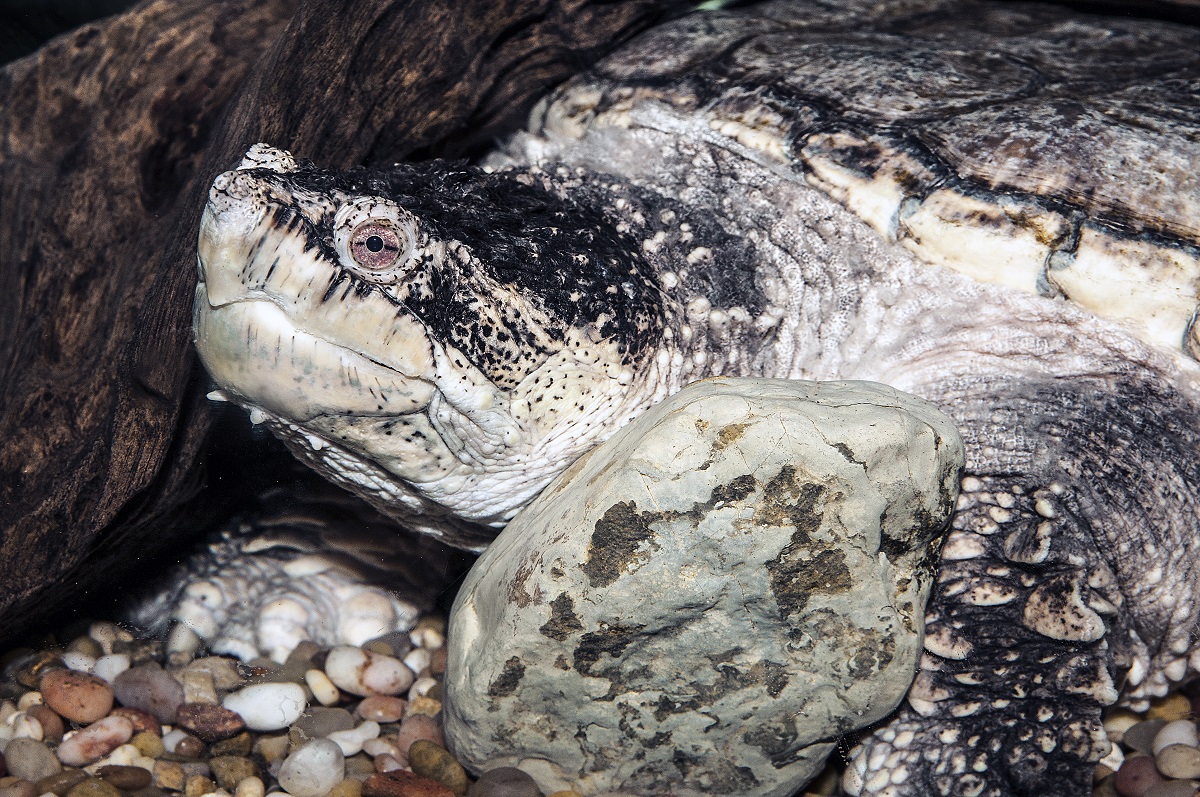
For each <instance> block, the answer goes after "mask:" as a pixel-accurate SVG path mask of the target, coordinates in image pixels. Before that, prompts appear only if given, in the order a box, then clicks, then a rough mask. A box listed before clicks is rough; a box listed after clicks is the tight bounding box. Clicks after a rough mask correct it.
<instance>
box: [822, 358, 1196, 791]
mask: <svg viewBox="0 0 1200 797" xmlns="http://www.w3.org/2000/svg"><path fill="white" fill-rule="evenodd" d="M989 392H990V393H991V397H990V398H989V397H987V396H986V395H984V394H985V393H989ZM945 395H946V396H947V397H949V398H947V405H944V406H948V407H949V411H950V413H951V414H952V415H953V416H955V418H956V421H957V422H958V423H959V428H960V430H962V432H963V435H964V441H965V443H966V446H967V473H968V474H969V475H968V476H966V477H965V478H964V480H963V492H962V495H961V496H960V499H959V509H958V511H957V513H956V515H955V520H954V528H953V530H952V532H951V534H950V535H949V537H948V538H947V541H946V544H945V547H944V549H943V554H942V556H943V561H942V564H941V566H940V570H939V579H938V582H937V584H936V585H935V587H934V591H933V594H932V596H931V600H930V604H929V609H928V611H927V619H926V641H925V654H924V656H923V657H922V660H921V664H920V667H919V672H918V674H917V677H916V680H915V681H914V684H913V687H912V688H911V690H910V692H909V695H908V697H907V699H906V701H905V703H904V704H903V706H902V708H901V710H900V711H899V713H898V714H897V715H896V716H895V717H894V718H893V719H891V720H889V721H888V722H887V723H886V724H884V725H882V726H880V727H878V728H877V729H876V730H875V731H874V732H873V733H872V734H871V735H870V736H869V737H867V738H866V739H865V740H864V741H863V742H862V743H861V744H860V745H859V747H858V748H857V749H856V750H855V752H854V753H853V754H852V761H851V763H850V766H849V768H848V770H847V773H846V777H845V779H844V782H843V788H844V790H845V791H846V792H847V793H849V794H853V795H914V797H915V795H922V796H924V795H956V796H959V797H1010V796H1015V795H1051V794H1052V795H1061V796H1062V797H1075V795H1078V796H1079V797H1083V795H1088V794H1090V793H1091V790H1092V772H1093V769H1094V764H1095V763H1096V762H1097V761H1098V760H1099V759H1100V758H1102V757H1103V756H1104V755H1106V754H1107V753H1108V752H1109V750H1110V748H1111V746H1110V743H1109V741H1108V739H1107V738H1106V736H1105V734H1104V731H1103V727H1102V725H1101V711H1102V710H1103V709H1104V708H1105V707H1106V706H1109V705H1112V704H1113V703H1115V702H1116V701H1117V700H1118V698H1119V697H1123V698H1124V699H1126V700H1134V701H1136V700H1137V699H1144V698H1145V697H1147V696H1150V695H1156V694H1164V693H1165V692H1166V691H1167V689H1168V687H1169V685H1170V683H1171V682H1172V681H1175V682H1178V681H1181V680H1184V679H1185V678H1186V677H1187V676H1188V675H1189V674H1190V673H1191V672H1194V671H1195V670H1196V667H1195V663H1197V662H1200V659H1198V658H1197V655H1194V651H1195V644H1194V642H1193V641H1192V640H1193V639H1195V638H1196V637H1195V632H1196V630H1197V620H1196V617H1195V614H1194V611H1193V610H1192V609H1191V606H1192V605H1194V603H1193V601H1194V598H1195V597H1196V596H1197V595H1200V538H1198V537H1200V535H1198V534H1197V517H1198V512H1197V509H1198V505H1200V501H1198V499H1197V485H1200V479H1198V478H1197V477H1198V476H1200V473H1198V472H1197V471H1198V468H1197V467H1196V464H1195V457H1194V452H1195V451H1196V450H1197V447H1198V441H1200V431H1198V424H1197V413H1196V411H1195V408H1194V406H1193V404H1192V402H1191V400H1190V399H1189V398H1188V397H1187V396H1188V394H1187V393H1186V392H1179V391H1177V390H1175V389H1174V388H1173V387H1172V386H1171V385H1170V384H1169V383H1168V382H1166V380H1161V379H1156V378H1155V377H1154V375H1153V374H1150V373H1137V374H1132V375H1126V376H1122V377H1121V378H1114V379H1107V380H1099V379H1087V378H1080V379H1071V380H1066V379H1062V380H1053V381H1051V380H1046V381H1044V382H1042V383H1038V384H1032V385H1031V384H1029V383H1027V382H1026V383H1018V382H1016V381H1010V382H1007V383H1006V382H1005V381H1003V380H1002V381H1000V382H996V381H991V382H989V383H988V386H987V387H986V388H984V387H982V386H981V387H980V388H978V389H976V390H974V391H968V392H960V393H959V394H958V395H957V396H955V395H954V389H953V388H948V389H947V392H946V394H945ZM1120 687H1123V688H1124V694H1123V695H1122V694H1120V693H1119V688H1120Z"/></svg>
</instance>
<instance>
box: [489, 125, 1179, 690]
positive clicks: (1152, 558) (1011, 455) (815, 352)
mask: <svg viewBox="0 0 1200 797" xmlns="http://www.w3.org/2000/svg"><path fill="white" fill-rule="evenodd" d="M659 121H663V120H659ZM673 123H674V120H670V119H667V120H665V121H663V123H662V124H661V125H660V127H661V129H660V130H655V129H647V128H642V129H636V128H634V129H614V128H599V129H593V130H591V131H590V132H589V133H588V134H587V137H586V138H585V139H584V140H583V141H582V142H580V141H577V140H555V139H554V137H553V136H552V135H551V136H550V137H549V138H538V137H534V136H531V135H528V134H522V135H520V136H518V137H517V138H515V139H514V140H513V141H512V142H511V143H510V145H509V149H508V151H507V154H506V155H505V156H503V157H499V158H497V162H501V163H503V162H508V163H513V162H515V163H522V162H539V161H542V162H545V161H550V162H554V161H566V162H567V163H568V164H570V165H571V166H572V167H583V168H586V169H589V170H594V171H596V172H599V173H613V172H618V173H621V174H623V175H624V176H625V177H626V178H627V179H628V180H629V181H630V183H631V184H633V185H635V186H637V185H641V186H645V187H647V189H648V190H649V189H650V188H651V187H653V190H654V191H655V192H657V194H658V199H656V200H654V201H656V202H658V203H663V201H664V200H665V205H668V206H670V207H671V208H672V209H673V210H674V212H675V214H677V216H678V217H682V216H684V215H687V213H688V212H689V211H688V209H689V208H715V209H720V210H719V211H718V213H717V215H716V216H711V217H709V218H708V219H707V223H708V224H709V225H710V227H711V226H713V225H715V226H717V227H720V226H724V227H725V228H726V229H728V230H730V231H736V232H738V235H739V236H740V238H739V240H740V241H741V242H742V246H743V247H746V250H744V251H741V252H740V253H739V254H738V255H737V256H736V257H732V253H733V252H734V250H733V249H730V250H729V251H726V252H723V253H722V254H721V256H717V257H713V258H711V259H710V258H708V257H707V253H706V252H704V251H700V252H697V251H695V250H694V248H692V247H691V246H690V244H689V243H687V242H683V241H682V240H678V239H676V240H671V235H672V233H671V232H670V231H668V232H667V234H666V236H665V237H666V239H667V242H668V243H670V245H671V247H672V248H676V249H678V250H679V251H678V252H677V253H676V254H675V255H674V256H672V255H671V253H669V252H664V251H658V252H654V253H653V254H654V256H655V257H656V258H657V259H658V263H659V266H658V267H659V269H660V281H661V284H662V287H663V291H664V294H665V295H667V296H669V297H670V298H671V300H672V301H673V302H674V303H675V305H676V306H678V307H680V308H681V311H680V312H679V314H678V316H677V317H676V320H675V323H674V325H673V326H672V328H671V330H670V331H671V335H668V334H664V341H665V344H666V346H665V349H666V351H665V353H664V354H661V355H660V357H662V358H663V360H662V361H664V362H669V363H670V364H671V368H670V372H669V375H668V381H669V382H670V384H671V385H672V389H675V386H677V385H680V384H682V383H686V382H688V381H691V380H693V379H697V378H701V377H702V376H708V375H713V374H727V375H756V376H767V377H783V378H802V379H864V380H874V381H880V382H885V383H887V384H890V385H892V386H894V387H897V388H899V389H902V390H905V391H908V392H911V393H914V394H916V395H919V396H922V397H924V398H926V399H928V400H930V401H932V402H933V403H935V404H936V405H937V406H939V407H940V408H941V409H942V410H943V411H945V412H946V413H948V414H949V415H950V416H951V417H952V418H954V419H955V420H956V422H957V424H958V426H959V429H960V431H961V433H962V434H963V437H964V441H965V443H966V446H967V474H968V475H967V477H966V478H965V479H964V482H963V494H962V498H961V499H960V505H959V512H958V513H957V515H956V520H955V527H954V530H953V533H952V535H951V537H950V539H949V542H948V543H947V546H946V550H945V553H944V561H943V566H942V571H941V581H940V584H939V587H938V592H937V594H936V595H935V601H934V604H933V605H934V607H935V608H934V609H933V610H932V613H931V614H930V616H929V617H928V618H927V623H928V627H927V633H928V643H927V646H926V647H927V649H928V650H929V651H930V653H929V654H927V657H926V658H927V660H926V661H923V664H922V667H923V669H925V670H928V671H929V672H928V674H927V675H923V676H922V677H921V678H918V681H917V685H916V686H915V687H914V690H913V693H912V694H911V695H910V703H911V704H912V706H913V707H914V710H917V711H918V713H920V712H925V711H928V712H932V711H934V710H935V706H936V703H937V701H938V700H941V699H944V698H945V697H946V695H947V694H949V693H950V692H951V691H953V686H952V684H951V685H950V686H948V687H947V688H944V689H943V688H941V687H939V686H938V685H937V684H938V683H939V680H938V679H939V678H942V677H946V678H949V677H950V675H949V674H948V673H951V672H954V671H956V670H955V668H958V669H961V667H963V666H967V665H969V662H970V661H971V653H972V650H973V648H974V647H975V646H978V645H983V644H989V645H990V644H995V643H997V642H999V649H1000V650H1001V651H1002V650H1007V649H1011V648H1012V646H1016V647H1018V648H1022V649H1024V650H1027V651H1030V655H1031V656H1034V657H1037V656H1041V658H1042V660H1044V661H1058V662H1065V663H1063V664H1062V665H1061V666H1062V669H1061V670H1060V671H1059V673H1058V675H1057V677H1058V678H1059V680H1060V681H1061V682H1062V683H1064V684H1068V685H1070V684H1077V687H1076V688H1077V689H1078V691H1079V692H1080V693H1081V694H1085V695H1086V696H1087V697H1088V699H1089V700H1094V701H1095V702H1094V705H1107V704H1111V703H1112V702H1114V701H1115V700H1117V697H1118V690H1122V692H1123V695H1124V699H1125V700H1126V701H1128V702H1130V703H1131V704H1133V705H1135V706H1136V705H1142V704H1144V700H1145V698H1147V697H1149V696H1153V695H1161V694H1164V693H1165V692H1166V690H1167V689H1168V686H1169V685H1170V684H1171V683H1178V682H1180V681H1183V680H1187V679H1189V678H1191V677H1192V676H1193V675H1195V674H1196V673H1197V672H1200V653H1198V652H1196V649H1195V646H1194V644H1193V639H1195V638H1197V636H1198V635H1200V634H1198V633H1197V632H1200V625H1198V623H1197V620H1196V618H1195V617H1194V616H1193V614H1192V612H1191V607H1192V606H1193V605H1194V603H1195V599H1197V598H1200V572H1197V568H1196V565H1195V563H1194V562H1195V557H1194V556H1193V555H1190V554H1188V553H1185V551H1188V550H1190V549H1191V547H1192V546H1194V541H1195V539H1196V536H1197V521H1196V518H1197V517H1198V516H1200V497H1198V495H1197V488H1198V486H1200V467H1198V466H1197V461H1196V457H1195V451H1196V450H1197V448H1198V447H1200V423H1198V422H1197V419H1198V418H1200V412H1198V410H1200V402H1198V401H1197V395H1200V394H1198V393H1197V390H1200V373H1198V370H1197V368H1196V367H1195V364H1194V363H1192V362H1191V361H1188V360H1186V359H1185V358H1183V357H1181V356H1176V355H1175V354H1173V353H1171V352H1166V351H1158V350H1151V349H1150V348H1148V347H1147V346H1145V345H1143V344H1141V343H1140V342H1138V341H1136V340H1135V339H1134V338H1133V337H1132V336H1131V335H1128V334H1126V333H1125V332H1124V331H1123V330H1121V329H1120V328H1118V327H1116V326H1114V325H1112V324H1109V323H1107V322H1103V321H1100V320H1098V319H1096V318H1094V317H1092V316H1090V315H1089V314H1087V313H1085V312H1082V311H1079V310H1077V309H1076V308H1075V307H1074V306H1073V305H1071V304H1070V303H1068V302H1064V301H1061V300H1058V301H1055V300H1050V299H1043V298H1039V297H1034V296H1028V295H1025V294H1019V293H1016V292H1011V291H1006V290H1003V289H998V288H995V287H992V286H984V285H979V284H977V283H975V282H973V281H971V280H970V279H968V278H966V277H963V276H961V275H958V274H956V273H953V272H950V271H948V270H945V269H942V268H939V267H935V266H929V265H923V264H917V263H914V262H913V260H912V258H911V256H909V255H908V254H907V253H906V252H905V251H903V250H902V249H901V248H900V247H898V246H894V245H889V244H887V243H886V242H883V241H881V240H880V239H879V237H878V235H877V234H876V233H874V231H872V230H870V229H868V228H867V227H866V225H865V224H863V223H862V222H861V221H860V220H859V219H857V218H856V217H854V216H853V215H851V214H850V213H848V212H847V211H846V210H845V209H843V208H842V207H841V206H840V205H838V204H836V203H835V202H833V201H832V200H830V199H828V198H827V197H826V196H824V195H823V194H820V193H819V192H817V191H815V190H812V189H809V188H807V187H805V186H802V185H796V184H795V183H794V181H793V180H792V179H791V178H792V173H791V172H790V167H789V168H788V169H782V168H780V167H779V166H778V164H775V163H772V162H770V161H769V160H768V159H766V158H764V157H763V156H762V155H761V154H759V153H755V152H750V151H733V150H732V149H731V147H733V146H736V145H731V144H730V142H729V141H728V140H727V139H726V140H724V141H722V142H721V143H720V144H711V143H708V142H706V141H705V138H706V133H705V131H704V130H694V131H690V132H691V133H692V135H683V136H681V135H678V133H679V132H680V131H678V130H675V129H672V124H673ZM648 127H653V125H649V126H648ZM715 174H719V175H721V179H720V180H714V179H711V176H712V175H715ZM675 221H676V222H678V218H677V219H675ZM692 224H693V227H694V226H695V224H696V220H695V219H693V220H692ZM686 232H687V231H684V234H686ZM657 234H658V233H655V235H657ZM708 237H710V238H711V237H712V234H711V232H710V233H708ZM652 239H653V237H652ZM730 246H731V247H732V246H734V244H730ZM653 248H654V247H653V244H651V243H648V244H647V250H648V251H650V250H652V249H653ZM681 259H682V261H684V262H685V263H686V265H684V266H680V265H679V263H680V260H681ZM730 262H733V263H735V264H736V263H742V262H752V263H755V264H756V268H755V270H754V272H753V278H752V279H748V278H747V277H746V276H745V275H744V274H741V272H740V271H739V270H738V269H734V270H733V273H737V274H740V276H738V278H737V284H738V288H737V289H736V290H733V291H730V292H729V293H727V294H721V293H720V292H713V291H711V290H709V291H703V290H701V289H702V288H703V287H704V285H705V283H706V282H707V283H709V284H710V286H711V283H714V282H718V281H720V280H722V279H726V280H727V279H728V275H729V274H730V273H731V272H730V269H729V263H730ZM722 275H724V276H722ZM714 296H715V297H717V298H715V299H714V298H713V297H714ZM726 297H727V298H726ZM1056 573H1057V575H1053V574H1056ZM963 601H966V603H965V604H964V603H963ZM948 607H953V609H952V610H951V608H948ZM972 612H974V613H975V614H978V615H979V616H978V618H977V619H973V618H974V615H973V614H972ZM1005 612H1011V613H1012V614H1013V617H1012V627H1013V628H1015V629H1018V630H1019V632H1020V633H1021V634H1026V635H1027V637H1028V638H1025V637H1020V638H1018V637H1012V638H1008V637H1006V638H1005V639H1003V640H990V641H987V640H979V639H975V638H974V637H972V635H971V634H970V633H965V632H964V630H963V629H964V628H970V627H971V625H972V623H978V627H979V628H996V627H999V626H997V625H996V618H997V617H998V616H999V615H1000V614H1003V613H1005ZM985 636H986V633H985ZM1039 646H1042V647H1039ZM1043 650H1044V651H1045V652H1044V655H1043V653H1041V652H1039V651H1043ZM1039 666H1043V667H1056V666H1059V665H1058V664H1046V665H1039ZM1016 669H1019V668H1016ZM943 670H944V671H945V673H943V672H942V671H943ZM1014 671H1015V670H1014ZM989 677H991V678H993V679H994V680H996V682H997V683H1000V684H1003V683H1006V680H1012V681H1013V683H1012V691H1013V694H1014V695H1019V694H1026V693H1028V691H1029V690H1030V689H1033V688H1034V686H1033V685H1031V684H1030V683H1027V682H1026V681H1024V680H1021V678H1026V677H1028V673H1025V674H1024V675H1021V676H1018V675H1014V674H1012V673H1010V672H1007V671H1006V672H1001V671H997V672H996V673H992V674H991V675H990V676H989ZM1002 688H1003V687H1001V689H1002Z"/></svg>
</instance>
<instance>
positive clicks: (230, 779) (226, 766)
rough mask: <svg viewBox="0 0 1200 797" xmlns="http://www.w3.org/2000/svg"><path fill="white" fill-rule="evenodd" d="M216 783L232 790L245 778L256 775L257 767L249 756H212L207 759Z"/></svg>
mask: <svg viewBox="0 0 1200 797" xmlns="http://www.w3.org/2000/svg"><path fill="white" fill-rule="evenodd" d="M208 766H209V768H210V769H211V770H212V774H213V777H214V778H215V779H216V781H217V785H218V786H220V787H221V788H222V789H225V790H226V791H233V790H234V789H236V788H237V786H238V784H239V783H241V782H242V781H243V780H245V779H246V778H256V777H258V767H256V766H254V762H253V761H251V760H250V759H249V758H244V757H242V756H236V755H221V756H214V757H213V758H210V759H208Z"/></svg>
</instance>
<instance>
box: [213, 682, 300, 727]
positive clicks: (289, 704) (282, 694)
mask: <svg viewBox="0 0 1200 797" xmlns="http://www.w3.org/2000/svg"><path fill="white" fill-rule="evenodd" d="M221 705H223V706H224V707H225V708H227V709H229V710H230V711H232V712H234V713H235V714H238V715H240V716H241V718H242V719H243V720H245V721H246V727H247V728H249V729H250V730H253V731H277V730H279V729H281V728H286V727H287V726H289V725H291V724H292V723H293V722H295V721H296V720H298V719H300V715H301V714H303V713H304V709H305V708H306V707H307V706H308V701H307V700H306V699H305V697H304V687H302V686H300V684H292V683H278V684H275V683H266V684H253V685H251V686H247V687H246V688H244V689H240V690H238V691H237V692H231V693H230V694H228V695H226V696H225V700H224V701H222V703H221Z"/></svg>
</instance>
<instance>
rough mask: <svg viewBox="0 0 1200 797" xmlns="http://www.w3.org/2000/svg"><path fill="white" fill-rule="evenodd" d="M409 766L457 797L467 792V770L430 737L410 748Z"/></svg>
mask: <svg viewBox="0 0 1200 797" xmlns="http://www.w3.org/2000/svg"><path fill="white" fill-rule="evenodd" d="M376 727H378V726H376ZM408 766H409V767H410V768H411V769H412V771H413V772H415V773H416V774H418V775H420V776H421V777H423V778H429V779H431V780H436V781H437V782H438V783H441V784H442V785H444V786H445V787H446V788H448V789H450V791H452V792H454V794H455V795H457V797H463V795H465V794H466V793H467V785H468V781H467V772H466V770H464V769H463V768H462V765H461V764H459V763H458V762H457V761H455V760H454V756H452V755H450V753H449V752H448V751H447V750H446V748H444V747H442V746H440V745H436V744H434V743H433V742H431V741H429V740H428V739H418V740H417V741H415V742H413V743H412V746H411V747H409V748H408Z"/></svg>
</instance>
